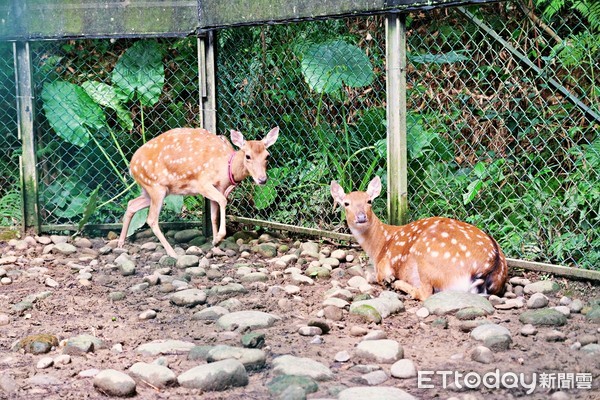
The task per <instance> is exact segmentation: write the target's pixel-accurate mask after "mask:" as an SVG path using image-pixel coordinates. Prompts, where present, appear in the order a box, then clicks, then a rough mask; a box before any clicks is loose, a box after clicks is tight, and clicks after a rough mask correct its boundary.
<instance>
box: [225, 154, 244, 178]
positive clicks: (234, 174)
mask: <svg viewBox="0 0 600 400" xmlns="http://www.w3.org/2000/svg"><path fill="white" fill-rule="evenodd" d="M228 164H229V165H228V173H230V176H231V178H233V180H234V181H235V182H236V183H240V182H241V181H243V180H244V179H246V177H247V176H248V175H249V173H248V170H247V169H246V167H245V166H244V152H243V151H241V150H238V151H236V152H235V153H233V158H231V162H230V163H228Z"/></svg>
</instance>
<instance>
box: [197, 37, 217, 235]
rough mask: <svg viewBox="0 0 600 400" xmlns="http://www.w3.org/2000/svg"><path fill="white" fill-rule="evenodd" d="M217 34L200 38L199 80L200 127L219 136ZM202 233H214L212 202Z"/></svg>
mask: <svg viewBox="0 0 600 400" xmlns="http://www.w3.org/2000/svg"><path fill="white" fill-rule="evenodd" d="M216 43H217V33H216V32H215V31H208V32H206V34H204V35H203V36H199V37H198V75H199V76H198V79H199V81H200V82H199V83H200V126H201V127H203V128H204V129H206V130H208V131H209V132H212V133H214V134H217V83H216V76H217V58H216ZM202 232H203V234H204V235H205V236H207V237H208V236H210V235H211V233H212V226H211V219H210V201H208V200H206V199H205V201H204V213H203V215H202Z"/></svg>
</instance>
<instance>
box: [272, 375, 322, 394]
mask: <svg viewBox="0 0 600 400" xmlns="http://www.w3.org/2000/svg"><path fill="white" fill-rule="evenodd" d="M289 387H297V388H300V389H302V391H303V393H304V395H305V396H306V394H308V393H314V392H316V391H317V390H318V389H319V385H318V384H317V382H316V381H315V380H314V379H312V378H310V377H308V376H295V375H279V376H276V377H275V378H273V379H272V380H271V381H270V382H269V383H267V388H269V392H270V393H271V394H273V395H282V394H283V393H284V392H285V391H286V389H288V388H289ZM280 398H283V396H282V397H280Z"/></svg>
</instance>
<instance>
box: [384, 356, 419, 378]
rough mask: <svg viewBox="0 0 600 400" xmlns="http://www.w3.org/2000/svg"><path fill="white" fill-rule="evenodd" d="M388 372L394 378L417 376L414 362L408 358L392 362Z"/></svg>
mask: <svg viewBox="0 0 600 400" xmlns="http://www.w3.org/2000/svg"><path fill="white" fill-rule="evenodd" d="M390 373H391V375H392V376H393V377H394V378H400V379H407V378H414V377H415V376H417V368H416V367H415V363H414V362H413V361H412V360H409V359H402V360H398V361H396V362H395V363H394V364H392V367H391V368H390Z"/></svg>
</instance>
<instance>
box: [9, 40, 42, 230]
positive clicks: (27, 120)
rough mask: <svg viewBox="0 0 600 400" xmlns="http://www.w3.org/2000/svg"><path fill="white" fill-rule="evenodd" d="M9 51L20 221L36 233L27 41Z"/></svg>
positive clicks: (35, 184)
mask: <svg viewBox="0 0 600 400" xmlns="http://www.w3.org/2000/svg"><path fill="white" fill-rule="evenodd" d="M13 52H14V57H15V80H16V92H17V93H16V94H17V107H18V111H17V121H18V132H19V139H20V140H21V141H22V146H23V154H22V156H21V158H20V163H21V187H22V191H23V192H22V193H23V214H24V215H23V221H24V224H25V228H26V229H27V228H33V229H34V230H35V232H36V233H39V231H40V220H39V211H38V201H37V199H38V180H37V170H36V166H37V159H36V155H35V137H34V128H33V120H34V109H33V87H32V84H31V58H30V53H29V43H28V42H15V43H14V45H13Z"/></svg>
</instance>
